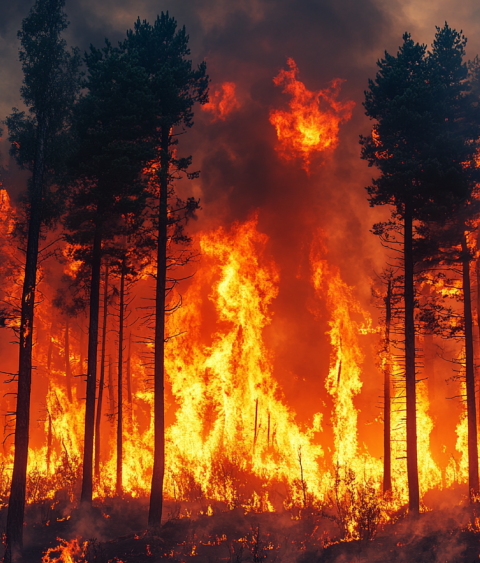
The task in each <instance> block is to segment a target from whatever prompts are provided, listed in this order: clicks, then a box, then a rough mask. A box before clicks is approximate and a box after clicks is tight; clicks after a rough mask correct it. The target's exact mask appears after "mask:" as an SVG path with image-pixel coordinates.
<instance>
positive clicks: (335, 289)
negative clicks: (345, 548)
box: [310, 235, 381, 486]
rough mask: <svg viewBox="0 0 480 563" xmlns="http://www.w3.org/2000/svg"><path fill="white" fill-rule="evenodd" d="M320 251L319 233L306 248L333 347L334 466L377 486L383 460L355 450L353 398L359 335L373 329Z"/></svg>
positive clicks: (356, 386)
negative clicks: (327, 317) (328, 316)
mask: <svg viewBox="0 0 480 563" xmlns="http://www.w3.org/2000/svg"><path fill="white" fill-rule="evenodd" d="M320 237H321V235H320ZM324 252H325V251H324V245H323V243H322V240H321V238H320V240H318V239H317V240H315V241H314V242H313V243H312V246H311V252H310V263H311V266H312V282H313V286H314V288H315V290H316V292H317V295H318V296H319V297H320V298H324V297H325V298H326V302H327V307H328V308H329V310H330V314H331V320H330V322H329V325H330V331H329V336H330V342H331V345H332V348H333V351H332V355H331V358H330V370H329V373H328V376H327V379H326V382H325V386H326V388H327V391H328V393H329V394H330V395H331V396H332V399H333V401H334V411H333V414H332V423H333V432H334V444H335V454H334V457H333V463H334V465H335V466H336V467H337V470H338V469H342V470H343V471H345V470H348V471H353V472H354V473H355V474H358V475H360V474H364V475H365V476H366V478H369V479H372V480H373V481H374V482H376V484H377V486H378V485H379V484H380V483H381V464H380V463H379V461H378V460H376V459H374V458H373V457H372V456H370V455H369V454H368V452H366V451H365V452H363V453H361V452H360V451H359V447H358V436H357V422H358V409H357V408H356V407H355V405H354V402H353V400H354V397H355V396H357V395H359V394H360V392H361V389H362V381H361V366H362V362H363V354H362V352H361V349H360V343H359V335H362V334H368V333H369V332H373V331H374V329H373V328H372V321H371V318H370V315H369V314H368V312H367V311H365V310H363V309H362V307H361V306H360V303H359V302H358V300H357V298H356V297H355V295H354V291H353V288H351V287H349V286H348V285H347V284H346V283H345V282H344V281H343V280H342V279H341V277H340V273H339V271H338V269H336V268H332V267H330V266H329V265H328V263H327V261H326V260H325V259H324V257H323V253H324Z"/></svg>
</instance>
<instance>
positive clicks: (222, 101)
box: [202, 82, 240, 121]
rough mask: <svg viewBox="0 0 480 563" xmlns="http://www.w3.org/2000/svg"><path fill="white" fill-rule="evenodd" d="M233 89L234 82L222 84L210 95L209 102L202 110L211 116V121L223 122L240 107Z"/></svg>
mask: <svg viewBox="0 0 480 563" xmlns="http://www.w3.org/2000/svg"><path fill="white" fill-rule="evenodd" d="M235 88H236V86H235V82H223V84H221V85H220V87H217V88H215V89H214V91H213V93H210V101H209V102H208V104H205V105H203V106H202V109H203V110H204V111H207V112H209V113H211V114H212V121H218V120H221V121H225V119H226V118H227V116H228V115H230V114H231V113H232V112H234V111H235V110H236V109H238V108H239V107H240V103H239V101H238V100H237V98H236V96H235Z"/></svg>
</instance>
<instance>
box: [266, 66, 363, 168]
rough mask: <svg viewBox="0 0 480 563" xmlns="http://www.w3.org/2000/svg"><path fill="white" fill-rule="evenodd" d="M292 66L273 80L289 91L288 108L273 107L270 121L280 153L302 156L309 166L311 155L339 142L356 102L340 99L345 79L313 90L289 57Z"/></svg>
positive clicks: (287, 155)
mask: <svg viewBox="0 0 480 563" xmlns="http://www.w3.org/2000/svg"><path fill="white" fill-rule="evenodd" d="M287 62H288V66H289V67H290V70H284V69H282V70H281V71H280V73H279V74H278V76H276V77H275V78H274V79H273V81H274V83H275V85H276V86H283V92H284V93H286V94H289V95H290V101H289V103H288V105H289V109H288V110H272V111H271V112H270V123H271V124H272V125H273V126H274V127H275V129H276V132H277V137H278V140H279V141H280V144H279V146H278V148H277V151H278V153H279V154H280V156H281V157H282V158H284V159H285V160H291V159H292V158H296V157H298V158H301V159H302V160H303V168H304V169H305V170H307V171H308V170H309V168H310V163H311V160H312V157H313V156H314V155H316V154H318V153H321V152H323V151H326V150H328V149H334V148H335V147H336V146H337V145H338V132H339V129H340V123H343V122H345V121H348V120H349V119H350V117H351V116H352V110H353V107H354V106H355V102H351V101H350V102H339V101H338V100H337V97H338V94H339V92H340V86H341V84H342V82H343V81H342V80H340V79H336V80H334V81H333V82H332V83H331V86H330V87H329V88H327V89H325V90H319V91H318V92H311V91H310V90H307V88H306V87H305V84H303V82H300V81H299V80H298V78H297V76H298V68H297V65H296V64H295V61H294V60H293V59H288V61H287Z"/></svg>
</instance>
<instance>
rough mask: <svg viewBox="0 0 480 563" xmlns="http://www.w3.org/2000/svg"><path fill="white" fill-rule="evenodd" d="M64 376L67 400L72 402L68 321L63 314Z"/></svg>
mask: <svg viewBox="0 0 480 563" xmlns="http://www.w3.org/2000/svg"><path fill="white" fill-rule="evenodd" d="M65 378H66V380H67V397H68V402H69V403H71V402H72V368H71V366H70V323H69V319H68V315H66V316H65Z"/></svg>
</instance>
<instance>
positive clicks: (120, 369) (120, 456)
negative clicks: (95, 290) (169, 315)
mask: <svg viewBox="0 0 480 563" xmlns="http://www.w3.org/2000/svg"><path fill="white" fill-rule="evenodd" d="M125 275H126V260H125V256H124V257H123V259H122V272H121V277H120V320H119V327H118V384H117V391H118V399H117V400H118V405H117V409H118V412H117V483H116V493H117V495H119V496H121V494H122V491H123V485H122V476H123V475H122V472H123V321H124V309H125Z"/></svg>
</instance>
